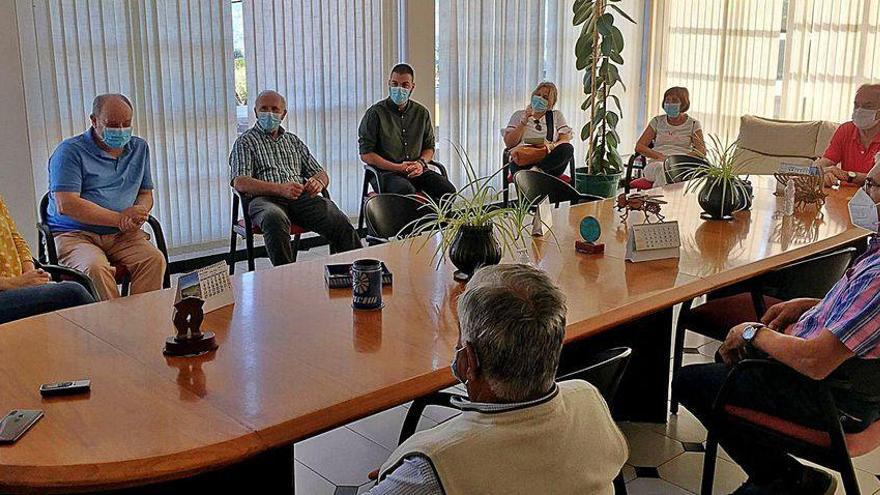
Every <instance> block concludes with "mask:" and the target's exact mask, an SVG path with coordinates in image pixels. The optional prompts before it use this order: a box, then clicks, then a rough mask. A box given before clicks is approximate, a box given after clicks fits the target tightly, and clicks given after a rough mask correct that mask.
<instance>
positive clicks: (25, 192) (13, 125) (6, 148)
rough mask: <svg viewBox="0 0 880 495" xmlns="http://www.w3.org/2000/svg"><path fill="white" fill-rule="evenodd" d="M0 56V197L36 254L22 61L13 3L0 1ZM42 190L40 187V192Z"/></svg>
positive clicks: (34, 205) (34, 206)
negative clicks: (0, 60) (1, 60)
mask: <svg viewBox="0 0 880 495" xmlns="http://www.w3.org/2000/svg"><path fill="white" fill-rule="evenodd" d="M0 53H3V54H4V64H3V70H2V71H0V88H3V90H2V91H0V109H2V110H3V124H2V125H0V194H2V195H3V198H4V199H5V200H6V205H7V206H8V207H9V211H10V213H11V214H12V218H13V219H14V220H15V222H16V224H17V225H18V230H19V231H20V232H21V234H22V235H23V236H24V237H25V239H26V240H27V241H28V243H29V244H30V246H31V249H32V250H33V251H34V254H36V247H37V242H36V239H37V234H36V230H35V227H34V225H35V224H36V222H37V214H36V204H35V200H34V198H35V197H36V193H35V190H36V189H35V187H34V175H33V167H32V166H31V154H30V144H29V141H28V133H27V121H26V116H25V105H24V85H23V82H22V68H21V67H22V61H21V58H20V55H19V53H20V50H19V42H18V22H17V17H16V14H15V2H13V1H8V0H6V1H0ZM43 189H45V186H44V185H42V184H40V190H41V191H42V190H43Z"/></svg>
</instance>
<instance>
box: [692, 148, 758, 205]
mask: <svg viewBox="0 0 880 495" xmlns="http://www.w3.org/2000/svg"><path fill="white" fill-rule="evenodd" d="M707 144H708V146H707V147H706V153H705V155H703V156H701V158H702V159H703V162H702V163H694V164H693V165H691V166H689V167H688V170H686V171H684V172H682V173H681V175H682V178H683V179H684V180H686V181H688V184H687V186H686V187H685V191H686V192H688V193H691V192H694V191H697V202H698V203H699V204H700V207H702V208H703V213H702V214H700V217H701V218H703V219H706V220H733V213H734V212H736V211H739V210H745V209H748V208H751V205H752V185H751V183H749V181H748V180H747V179H744V178H742V177H741V175H742V170H743V167H744V166H745V164H746V162H744V161H741V160H739V159H736V158H735V157H734V151H736V141H734V142H732V143H725V142H722V141H721V139H720V138H719V137H718V136H716V135H713V134H709V143H707Z"/></svg>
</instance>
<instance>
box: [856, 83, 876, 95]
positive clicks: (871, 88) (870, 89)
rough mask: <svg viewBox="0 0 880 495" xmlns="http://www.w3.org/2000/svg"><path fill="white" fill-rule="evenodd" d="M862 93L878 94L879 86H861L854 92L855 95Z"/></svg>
mask: <svg viewBox="0 0 880 495" xmlns="http://www.w3.org/2000/svg"><path fill="white" fill-rule="evenodd" d="M862 91H868V92H870V93H875V94H880V84H862V85H861V86H859V89H857V90H856V94H858V93H861V92H862Z"/></svg>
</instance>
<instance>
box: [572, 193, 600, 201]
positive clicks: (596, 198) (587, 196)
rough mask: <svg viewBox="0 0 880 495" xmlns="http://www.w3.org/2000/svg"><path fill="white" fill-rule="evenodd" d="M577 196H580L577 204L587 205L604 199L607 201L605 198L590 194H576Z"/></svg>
mask: <svg viewBox="0 0 880 495" xmlns="http://www.w3.org/2000/svg"><path fill="white" fill-rule="evenodd" d="M578 196H580V198H579V199H578V203H588V202H590V201H602V200H604V199H607V198H603V197H601V196H594V195H592V194H584V193H578Z"/></svg>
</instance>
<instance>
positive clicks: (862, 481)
mask: <svg viewBox="0 0 880 495" xmlns="http://www.w3.org/2000/svg"><path fill="white" fill-rule="evenodd" d="M801 462H803V463H804V464H807V465H809V466H813V467H815V468H819V469H821V470H823V471H826V472H829V473H831V475H832V476H834V477H835V478H837V491H835V492H834V494H835V495H845V492H844V491H843V481H841V480H840V474H838V473H837V472H836V471H832V470H830V469H828V468H825V467H822V466H819V465H817V464H814V463H812V462H809V461H803V460H802V461H801ZM856 479H857V480H858V482H859V489H860V490H861V492H862V494H867V493H875V492H877V491H880V480H878V479H877V477H876V476H874V475H873V474H871V473H869V472H868V471H863V470H861V469H858V468H856Z"/></svg>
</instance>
